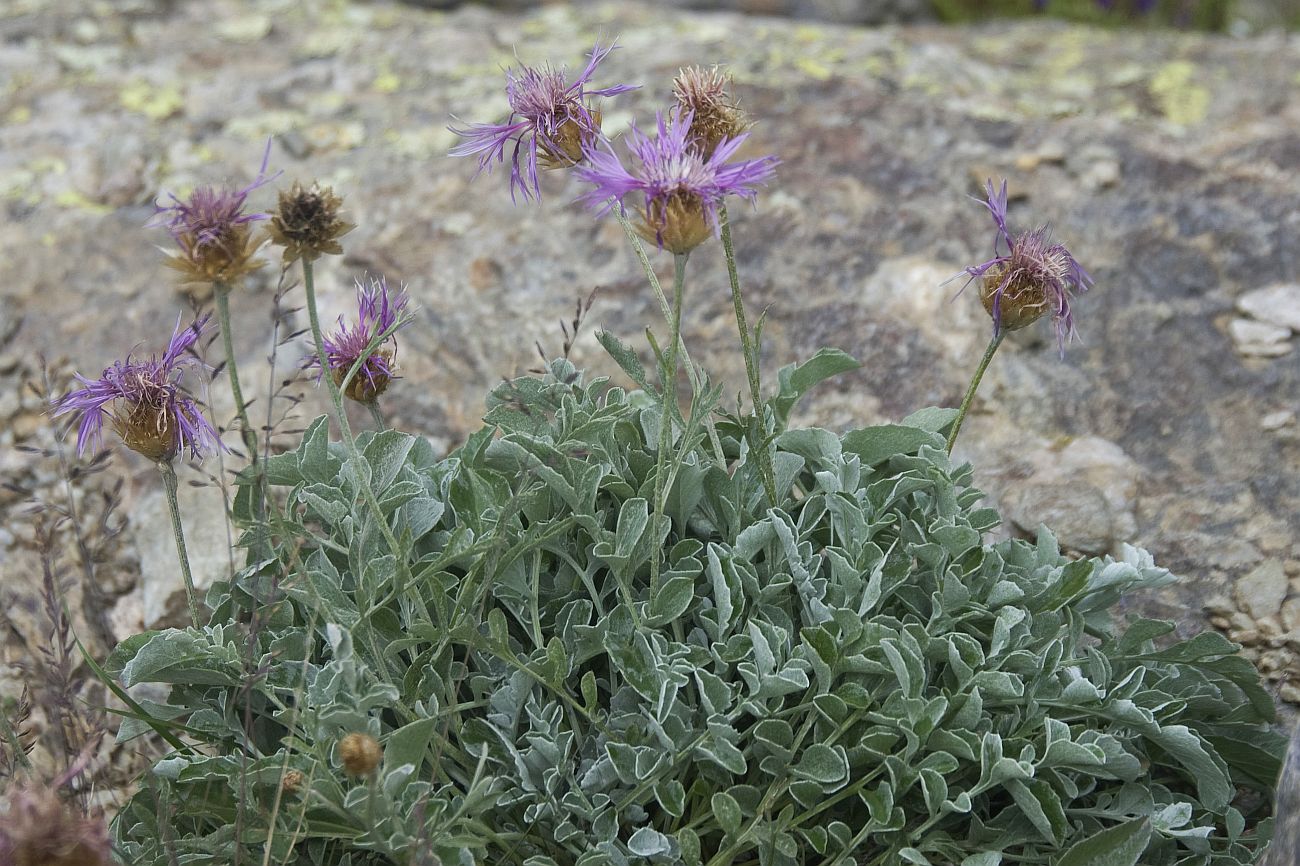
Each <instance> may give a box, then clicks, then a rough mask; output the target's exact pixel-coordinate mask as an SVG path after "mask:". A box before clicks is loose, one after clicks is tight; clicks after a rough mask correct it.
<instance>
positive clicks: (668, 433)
mask: <svg viewBox="0 0 1300 866" xmlns="http://www.w3.org/2000/svg"><path fill="white" fill-rule="evenodd" d="M687 255H688V254H686V253H679V254H678V255H677V257H676V263H675V264H676V268H675V269H674V273H673V309H672V315H671V316H670V317H669V320H668V321H669V332H668V333H669V336H668V354H667V356H666V357H665V358H664V367H665V368H666V370H665V373H664V381H663V402H662V404H661V411H660V413H659V445H658V447H657V448H656V449H655V501H654V513H655V516H656V518H658V517H659V516H661V515H663V516H665V518H666V515H664V506H665V505H666V502H665V500H666V499H667V496H668V491H667V490H665V489H664V480H665V479H664V473H665V472H666V471H667V461H668V449H669V448H670V447H671V446H672V437H673V416H674V415H675V414H676V413H674V412H673V407H674V405H675V403H676V401H677V344H678V342H680V341H681V336H682V297H683V295H684V294H685V289H686V259H687ZM662 548H663V545H659V544H656V545H654V552H653V553H652V555H651V557H650V597H651V598H654V596H655V593H657V592H658V591H659V565H660V559H661V558H662V556H663V549H662Z"/></svg>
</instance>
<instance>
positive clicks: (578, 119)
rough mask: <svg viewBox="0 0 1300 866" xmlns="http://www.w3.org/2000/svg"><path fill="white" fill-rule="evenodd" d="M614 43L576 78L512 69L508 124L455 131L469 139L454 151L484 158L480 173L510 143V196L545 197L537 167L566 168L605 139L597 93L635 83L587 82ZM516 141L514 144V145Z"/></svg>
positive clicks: (544, 69)
mask: <svg viewBox="0 0 1300 866" xmlns="http://www.w3.org/2000/svg"><path fill="white" fill-rule="evenodd" d="M614 48H615V46H614V45H609V46H607V47H604V48H602V47H601V46H600V44H599V43H597V44H596V46H595V47H594V48H592V50H591V59H590V60H589V61H588V62H587V66H586V68H585V69H583V70H582V74H580V75H579V76H578V77H577V78H576V79H574V80H573V82H572V83H568V81H567V76H566V74H565V70H564V69H563V68H560V69H553V68H552V67H550V66H540V67H532V66H521V67H520V69H519V71H515V70H514V69H507V70H506V98H507V99H508V100H509V102H510V116H509V117H508V118H506V120H505V122H504V123H471V124H470V125H469V126H468V127H466V128H465V129H455V128H452V130H451V131H452V132H454V133H456V134H457V135H459V136H461V137H462V138H464V139H465V141H464V142H462V143H461V144H459V145H457V146H456V147H455V148H453V149H452V151H451V155H452V156H476V157H478V170H479V171H480V172H482V171H484V170H487V171H491V170H492V164H493V163H494V162H497V163H500V162H504V161H505V158H506V149H507V147H510V197H511V199H512V200H513V199H514V197H515V194H516V193H519V194H522V195H523V197H524V199H525V200H527V199H530V198H540V197H541V187H540V186H539V184H538V180H537V166H538V165H541V166H542V167H543V168H565V167H567V166H571V165H575V164H577V163H578V162H579V161H580V160H581V159H582V157H583V154H584V152H585V150H586V149H587V147H589V146H590V145H591V144H593V143H594V142H595V141H596V140H598V139H599V138H600V112H599V111H597V110H595V109H594V108H592V107H591V106H590V105H588V104H587V100H588V98H590V97H593V96H616V95H617V94H620V93H626V92H627V91H629V90H635V89H636V87H635V86H634V85H629V84H618V85H615V86H613V87H602V88H588V87H587V84H588V82H589V81H590V80H591V76H592V74H593V73H595V71H596V67H597V66H598V65H599V64H600V61H602V60H604V59H605V57H607V56H608V55H609V53H610V52H611V51H613V50H614ZM512 144H513V146H512V147H511V145H512Z"/></svg>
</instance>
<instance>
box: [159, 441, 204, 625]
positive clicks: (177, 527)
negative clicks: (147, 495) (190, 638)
mask: <svg viewBox="0 0 1300 866" xmlns="http://www.w3.org/2000/svg"><path fill="white" fill-rule="evenodd" d="M158 471H159V472H160V473H161V474H162V479H163V490H165V491H166V492H167V509H168V510H169V511H171V515H172V536H173V537H174V538H175V539H176V557H177V559H179V560H180V562H181V577H183V578H184V579H185V599H186V601H188V602H189V605H190V622H191V623H193V625H194V627H195V628H198V627H199V601H198V597H197V596H196V595H195V592H194V575H193V574H192V573H191V572H190V555H189V552H188V551H187V550H186V549H185V527H184V526H182V525H181V506H180V502H178V501H177V499H176V470H175V469H174V468H172V465H171V463H170V462H168V461H166V460H160V461H158Z"/></svg>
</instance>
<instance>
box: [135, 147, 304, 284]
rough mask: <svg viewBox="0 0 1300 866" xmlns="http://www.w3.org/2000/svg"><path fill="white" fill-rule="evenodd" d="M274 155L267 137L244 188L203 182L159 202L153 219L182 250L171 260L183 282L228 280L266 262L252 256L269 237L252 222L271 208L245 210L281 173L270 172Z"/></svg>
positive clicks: (231, 280)
mask: <svg viewBox="0 0 1300 866" xmlns="http://www.w3.org/2000/svg"><path fill="white" fill-rule="evenodd" d="M270 158H271V142H270V141H267V143H266V152H265V153H264V154H263V156H262V166H261V168H260V169H258V172H257V177H255V178H254V179H253V181H252V183H250V184H249V185H248V186H246V187H244V188H243V189H232V188H230V187H226V186H222V187H215V186H200V187H197V188H196V189H195V190H194V191H193V192H192V193H190V195H189V197H188V198H186V199H179V198H177V197H176V196H174V195H172V194H170V193H168V198H170V199H171V201H172V203H171V204H170V205H168V206H167V207H160V208H159V209H158V213H157V214H156V215H155V217H154V220H155V221H154V222H153V223H151V224H152V225H162V226H164V227H166V229H167V231H169V232H171V236H172V239H173V240H175V241H176V246H177V247H178V250H177V252H175V253H173V254H171V255H170V256H169V257H168V259H167V265H168V266H169V267H172V268H175V269H176V270H178V271H180V272H181V274H182V276H183V280H182V281H183V282H184V283H187V284H202V283H207V284H214V283H223V284H226V285H229V284H231V283H233V282H234V281H235V280H237V279H239V278H240V277H243V276H245V275H246V274H248V273H251V272H252V271H255V270H257V269H258V268H260V267H261V266H262V262H260V261H257V260H256V259H255V258H254V256H255V255H256V253H257V250H258V248H259V247H260V246H261V245H262V244H263V243H265V241H266V238H265V237H264V236H262V235H258V234H255V233H254V232H253V223H255V222H257V221H259V220H263V219H266V217H267V214H264V213H245V212H244V205H245V204H246V203H247V201H248V195H249V193H251V192H252V191H253V190H255V189H257V188H258V187H260V186H263V185H264V184H266V183H269V182H270V181H272V180H274V179H275V177H278V176H279V174H278V172H277V174H276V175H273V176H272V177H267V176H266V164H267V161H268V160H269V159H270Z"/></svg>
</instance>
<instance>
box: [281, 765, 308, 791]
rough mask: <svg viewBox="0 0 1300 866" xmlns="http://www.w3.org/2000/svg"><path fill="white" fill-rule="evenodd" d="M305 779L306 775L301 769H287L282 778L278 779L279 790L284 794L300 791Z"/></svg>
mask: <svg viewBox="0 0 1300 866" xmlns="http://www.w3.org/2000/svg"><path fill="white" fill-rule="evenodd" d="M306 781H307V777H306V776H304V775H303V774H302V771H301V770H289V771H287V772H286V773H285V774H284V778H282V779H280V790H281V791H283V792H284V793H286V794H297V793H299V792H300V791H302V786H303V785H304V784H305V783H306Z"/></svg>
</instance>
